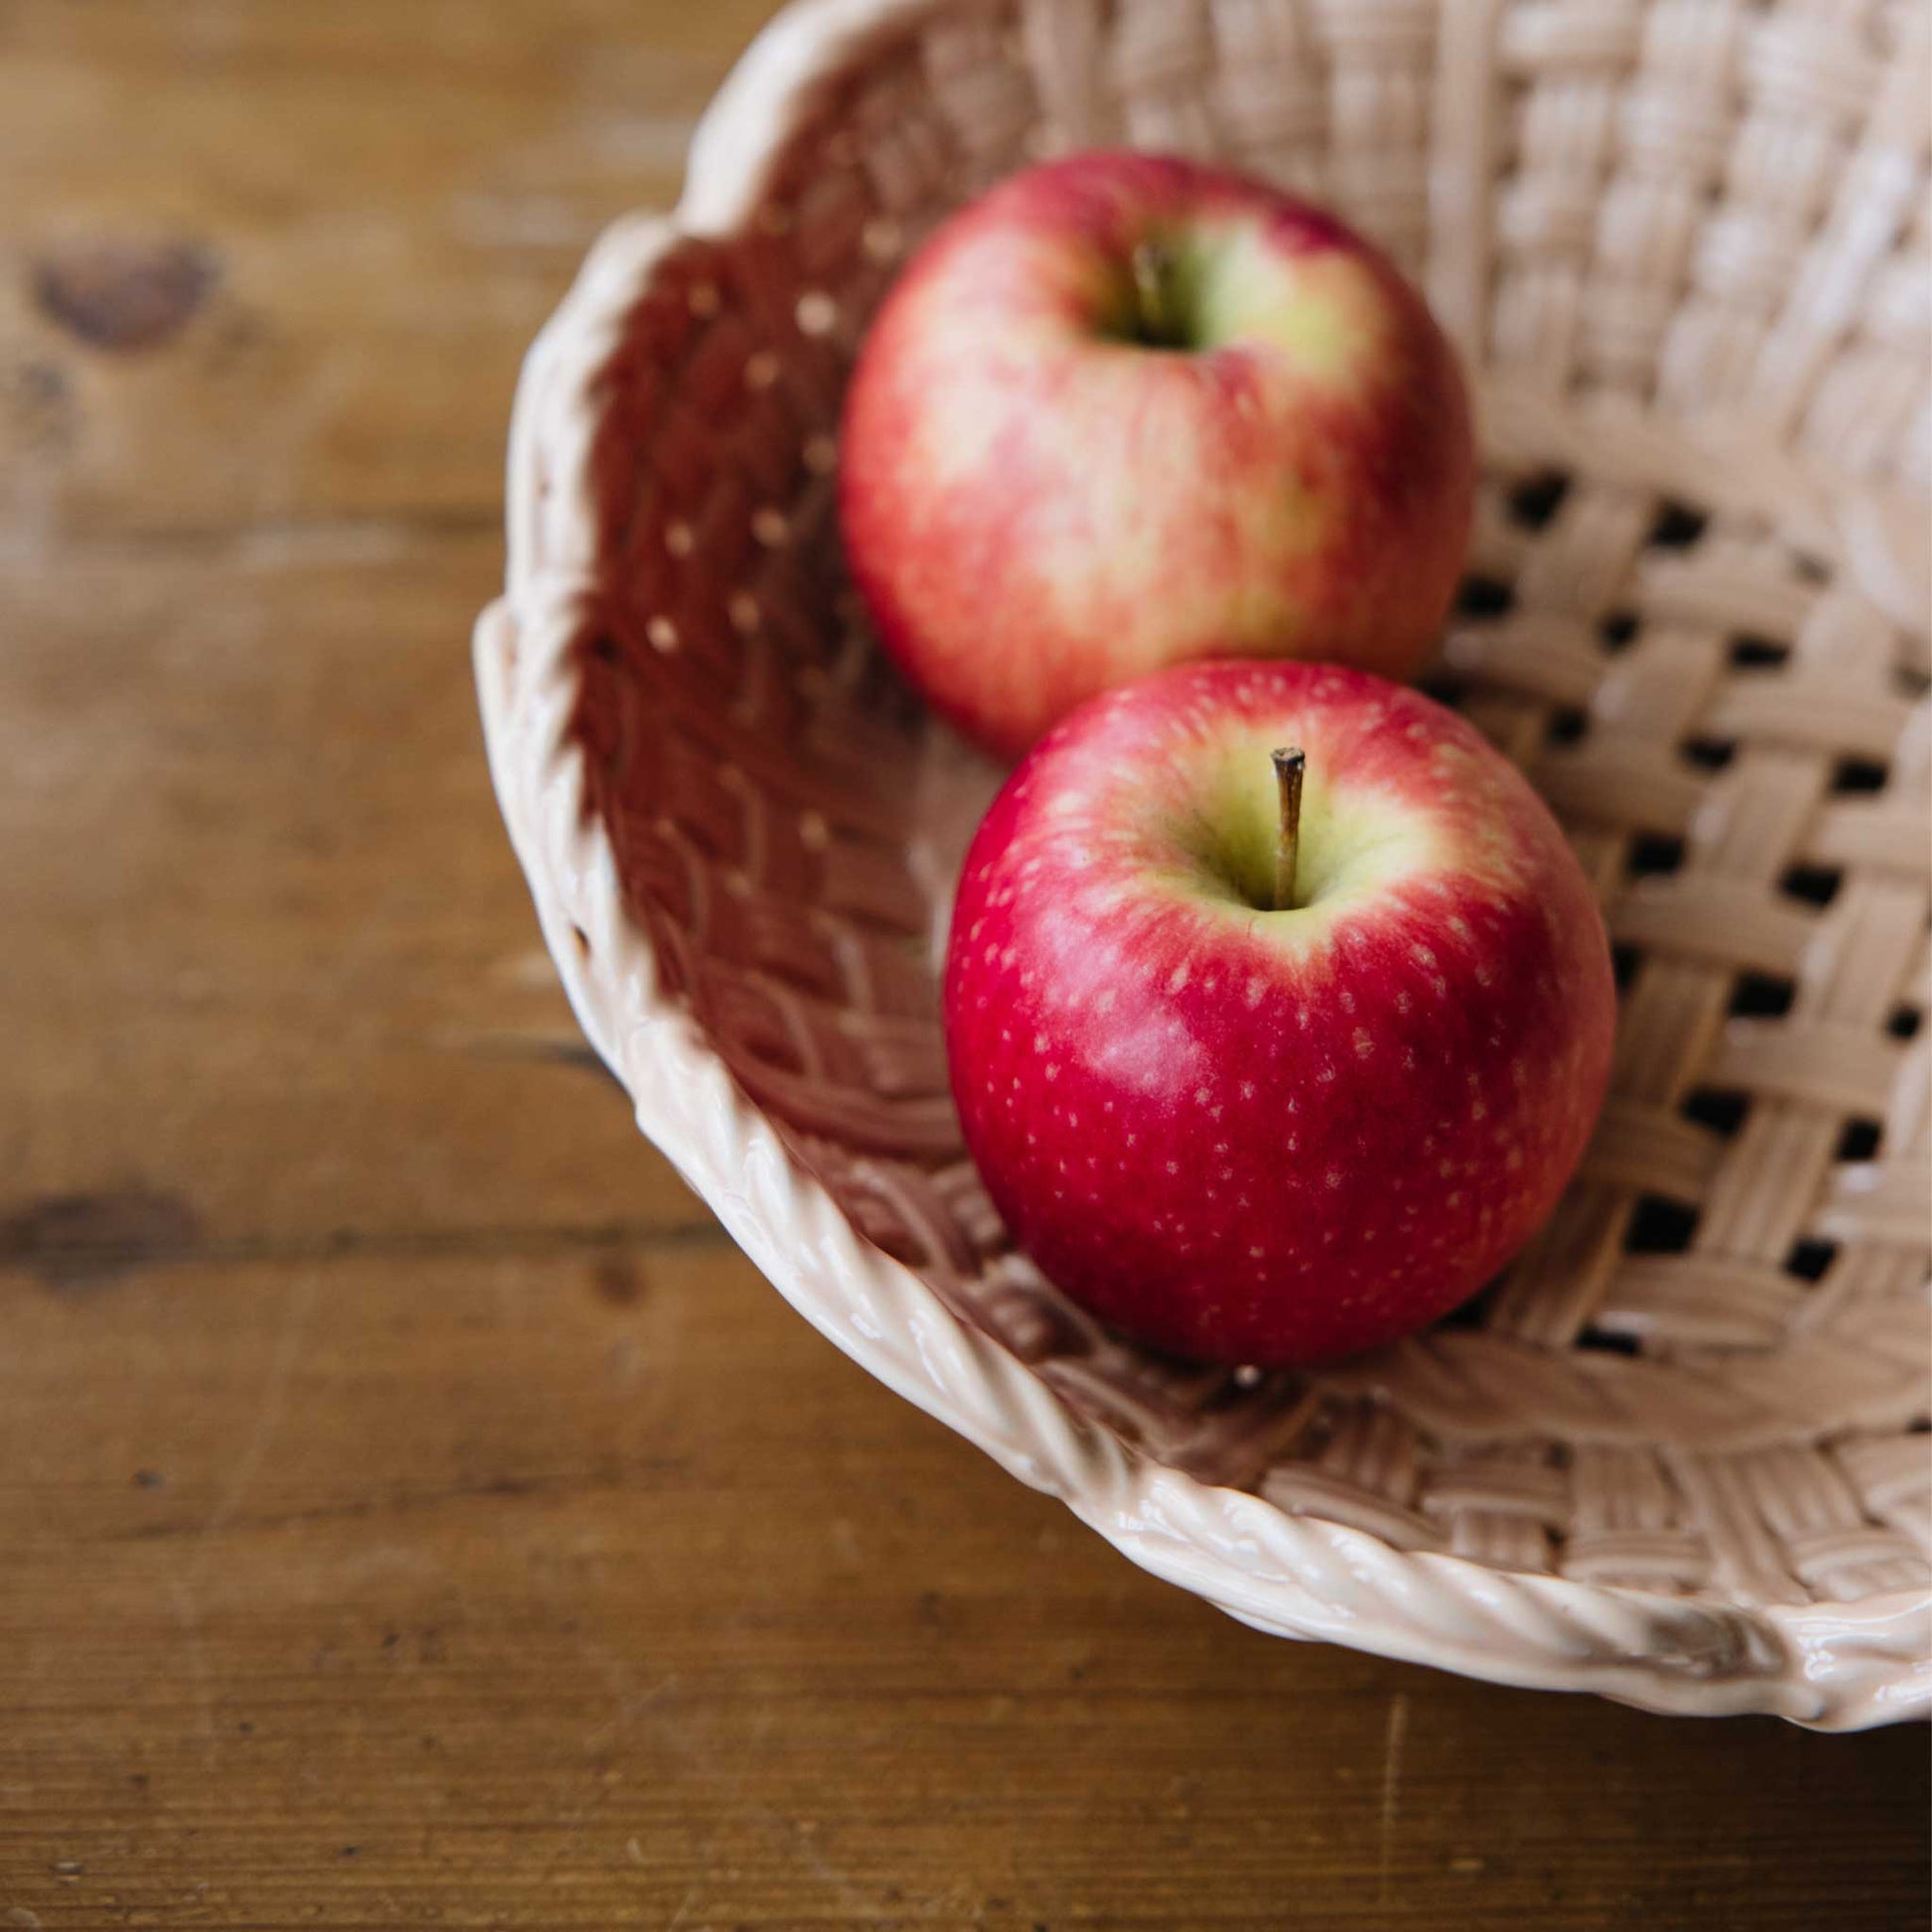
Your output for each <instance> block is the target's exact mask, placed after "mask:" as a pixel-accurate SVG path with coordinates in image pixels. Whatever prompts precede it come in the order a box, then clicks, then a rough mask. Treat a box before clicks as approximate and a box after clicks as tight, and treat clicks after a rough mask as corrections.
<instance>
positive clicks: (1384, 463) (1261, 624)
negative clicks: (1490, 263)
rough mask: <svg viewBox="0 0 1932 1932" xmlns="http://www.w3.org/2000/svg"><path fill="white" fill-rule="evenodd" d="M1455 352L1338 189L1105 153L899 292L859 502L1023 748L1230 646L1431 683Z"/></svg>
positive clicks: (1441, 596)
mask: <svg viewBox="0 0 1932 1932" xmlns="http://www.w3.org/2000/svg"><path fill="white" fill-rule="evenodd" d="M1473 483H1474V469H1473V456H1472V447H1471V438H1470V429H1469V412H1468V405H1467V401H1466V398H1465V396H1464V393H1463V388H1462V381H1461V377H1460V375H1459V374H1458V372H1457V369H1456V364H1455V357H1454V354H1453V352H1452V351H1451V349H1450V348H1449V344H1448V343H1447V341H1446V340H1445V339H1444V337H1443V334H1442V332H1441V331H1440V330H1439V329H1438V328H1437V327H1436V324H1435V322H1434V321H1433V320H1432V319H1431V317H1430V314H1429V311H1428V310H1427V309H1426V308H1425V307H1424V305H1423V302H1422V299H1421V298H1420V297H1419V296H1418V295H1417V294H1416V292H1415V290H1414V289H1412V288H1411V287H1410V286H1409V284H1408V283H1407V282H1405V281H1404V280H1403V278H1402V277H1401V275H1400V274H1398V273H1397V271H1396V270H1395V268H1394V267H1393V266H1392V265H1391V264H1390V263H1389V261H1388V260H1387V259H1386V258H1385V257H1384V256H1383V255H1382V254H1380V253H1379V252H1378V251H1377V250H1376V249H1374V248H1372V247H1371V246H1369V244H1368V243H1367V242H1365V241H1363V240H1362V239H1361V238H1360V237H1359V236H1358V235H1355V234H1353V233H1351V232H1350V231H1349V230H1348V229H1347V228H1345V227H1343V226H1342V224H1341V223H1340V222H1339V221H1337V220H1336V219H1335V218H1334V216H1332V215H1331V214H1328V213H1325V212H1323V211H1322V210H1321V209H1319V208H1315V207H1310V206H1309V205H1308V204H1307V203H1305V202H1299V201H1295V200H1293V199H1291V198H1290V197H1288V196H1286V195H1282V194H1279V193H1277V192H1276V191H1275V190H1273V189H1271V188H1267V187H1264V186H1263V185H1262V184H1260V183H1258V182H1253V181H1247V180H1244V179H1242V178H1241V177H1239V176H1235V175H1229V174H1223V173H1218V172H1216V171H1214V170H1211V169H1208V168H1203V167H1197V166H1195V165H1194V164H1192V163H1190V162H1185V161H1177V160H1171V159H1166V158H1162V157H1157V156H1151V155H1141V154H1127V153H1098V154H1087V155H1081V156H1077V157H1075V158H1074V159H1072V160H1068V161H1062V162H1057V163H1053V164H1050V165H1048V166H1045V167H1041V168H1035V169H1033V170H1031V171H1029V172H1028V173H1025V174H1022V175H1018V176H1015V177H1014V178H1013V179H1012V180H1010V181H1008V182H1006V183H1004V184H1003V185H1002V186H1000V187H999V188H997V189H995V190H994V191H993V192H992V193H991V194H989V195H988V196H986V197H985V198H984V199H983V200H981V201H979V202H977V203H975V204H973V205H972V206H971V207H968V208H966V209H965V210H964V211H963V212H962V213H960V214H958V215H956V216H954V217H953V219H952V220H951V221H949V222H948V223H947V224H946V225H945V226H943V227H942V228H940V229H939V231H938V232H937V233H936V234H935V235H934V236H933V237H932V238H931V239H930V240H929V241H928V242H927V244H926V245H925V247H924V248H923V249H922V250H921V251H920V252H919V253H918V255H917V256H916V257H915V258H914V259H913V261H912V263H911V264H910V266H909V267H908V268H907V270H906V272H905V273H904V275H903V276H902V277H901V278H900V280H899V281H898V282H897V285H896V286H895V287H894V289H893V291H892V292H891V294H890V295H889V296H888V298H887V301H886V303H885V305H884V307H883V308H882V309H881V311H880V313H879V316H878V318H877V319H876V321H875V323H874V325H873V328H872V331H871V333H870V334H869V336H868V338H867V340H866V344H865V347H864V350H863V352H862V354H861V356H860V360H859V365H858V368H857V370H856V372H855V374H854V377H853V381H852V386H851V389H850V392H849V394H848V397H847V402H846V412H845V421H844V428H843V432H842V436H841V462H840V515H841V520H842V524H843V529H844V534H845V543H846V551H847V555H848V559H849V561H850V564H851V568H852V573H853V577H854V579H855V581H856V582H857V584H858V587H859V589H860V591H861V593H862V594H863V596H864V598H865V601H866V603H867V605H868V606H869V608H870V610H871V613H872V616H873V619H874V621H875V624H876V626H877V628H878V631H879V634H880V636H881V638H882V639H883V640H884V642H885V644H886V646H887V648H888V649H889V651H890V652H891V653H892V655H893V656H894V657H895V658H896V659H897V662H898V664H899V665H900V667H901V668H902V669H903V670H904V672H905V673H906V674H907V676H908V677H909V678H910V679H911V681H912V682H913V683H914V684H915V685H916V686H917V687H918V688H919V690H920V691H921V692H923V693H924V695H925V696H926V698H927V699H928V700H929V702H930V703H931V704H933V705H934V706H935V707H936V708H937V709H938V710H940V711H941V712H943V713H945V714H946V715H947V716H948V717H950V718H951V719H952V720H953V721H954V722H955V723H956V724H958V725H959V726H960V727H961V728H963V729H964V730H965V731H966V732H967V733H968V734H969V735H970V736H972V737H974V738H976V739H978V740H979V741H980V742H981V743H982V744H985V745H987V746H989V747H991V748H992V749H994V750H996V751H1000V752H1005V753H1018V752H1020V751H1022V750H1024V749H1025V748H1026V747H1027V746H1028V745H1030V744H1031V743H1032V742H1033V740H1034V739H1035V738H1036V737H1037V736H1038V734H1039V733H1040V732H1041V731H1043V730H1044V729H1045V728H1046V727H1047V726H1048V725H1050V724H1052V723H1054V722H1055V721H1056V720H1058V719H1059V718H1061V717H1063V716H1065V715H1066V713H1068V712H1069V711H1071V710H1072V709H1073V708H1074V707H1075V706H1076V705H1079V704H1081V703H1083V702H1084V701H1085V700H1086V699H1088V698H1090V697H1093V696H1095V695H1096V694H1097V693H1099V692H1101V691H1103V690H1109V689H1111V688H1112V687H1113V686H1114V685H1117V684H1125V683H1128V682H1130V681H1131V680H1133V679H1135V678H1137V677H1141V676H1144V675H1146V674H1147V673H1148V672H1150V671H1154V670H1158V669H1160V668H1162V667H1163V666H1165V665H1168V664H1172V663H1177V662H1180V661H1183V660H1186V659H1191V658H1199V657H1206V656H1223V657H1225V656H1240V657H1251V656H1259V657H1307V658H1317V657H1318V658H1325V659H1330V660H1334V661H1339V662H1343V663H1350V664H1355V665H1358V666H1360V667H1362V668H1363V669H1366V670H1373V671H1379V672H1381V673H1382V674H1384V675H1385V676H1390V677H1407V676H1409V675H1410V674H1411V673H1412V672H1413V671H1414V670H1415V669H1416V668H1417V667H1418V666H1419V665H1420V664H1421V662H1422V661H1423V659H1424V658H1425V657H1426V656H1427V655H1428V653H1429V651H1430V648H1431V646H1432V644H1433V642H1434V639H1435V636H1436V633H1437V630H1438V627H1439V625H1440V624H1441V622H1442V620H1443V616H1444V613H1445V612H1446V611H1447V609H1448V607H1449V599H1450V597H1451V596H1452V594H1453V592H1454V589H1455V584H1456V579H1457V574H1458V572H1459V571H1460V568H1461V564H1462V555H1463V548H1464V545H1465V543H1466V541H1467V537H1468V530H1469V515H1470V503H1471V498H1472V492H1473Z"/></svg>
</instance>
